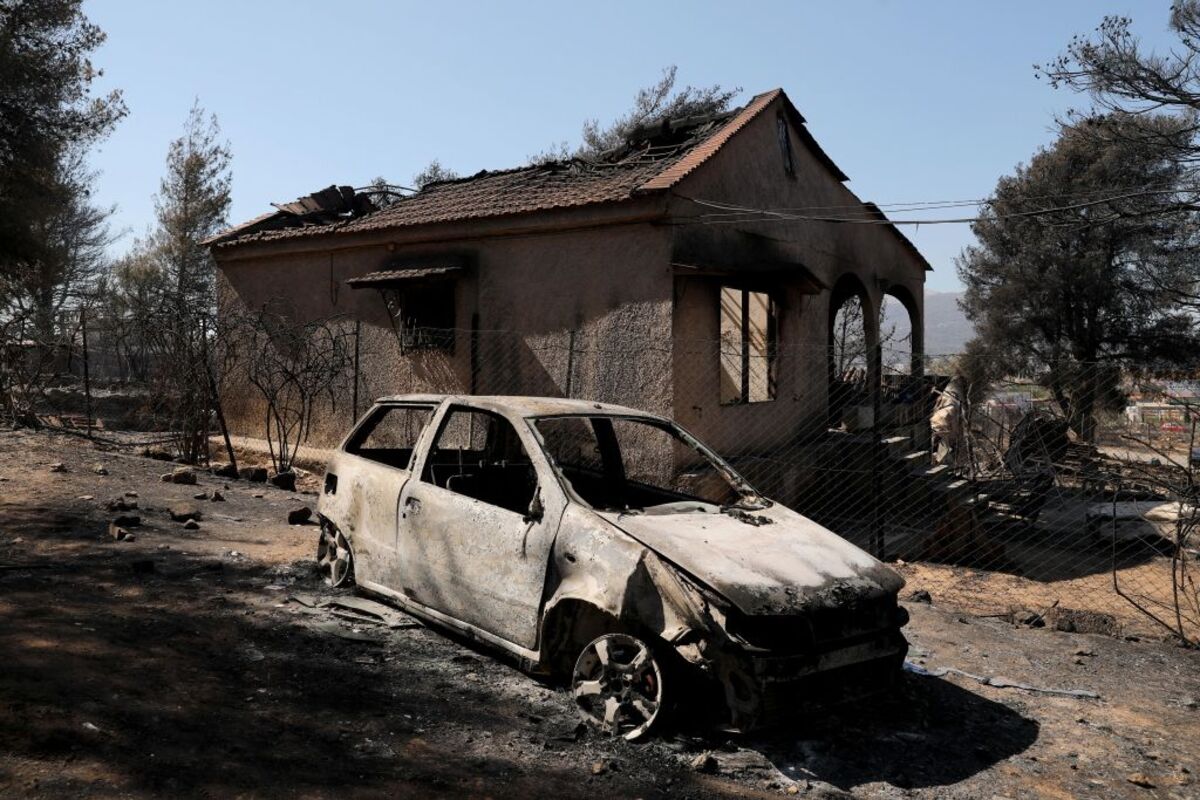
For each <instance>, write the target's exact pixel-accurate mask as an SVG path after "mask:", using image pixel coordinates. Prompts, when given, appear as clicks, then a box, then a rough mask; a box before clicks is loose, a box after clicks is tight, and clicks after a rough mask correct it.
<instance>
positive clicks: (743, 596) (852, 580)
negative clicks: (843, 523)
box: [597, 503, 904, 615]
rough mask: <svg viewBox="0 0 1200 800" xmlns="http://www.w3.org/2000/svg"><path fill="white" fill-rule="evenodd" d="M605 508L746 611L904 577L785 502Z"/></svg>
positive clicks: (886, 588)
mask: <svg viewBox="0 0 1200 800" xmlns="http://www.w3.org/2000/svg"><path fill="white" fill-rule="evenodd" d="M708 508H709V509H710V510H709V511H706V512H701V511H690V512H683V513H654V512H653V510H652V511H651V512H650V513H634V514H629V513H618V512H615V511H613V512H607V511H605V512H597V513H598V514H599V515H600V516H601V517H603V518H604V519H605V520H607V521H608V522H609V523H611V524H612V525H615V526H616V527H618V528H620V529H621V530H622V531H624V532H625V533H626V534H628V535H629V536H632V537H633V538H634V539H636V540H638V541H639V542H641V543H642V544H643V545H645V546H646V547H648V548H650V549H651V550H654V551H655V552H656V553H658V555H660V556H661V557H663V558H665V559H666V560H668V561H670V562H672V563H673V564H675V565H676V566H677V567H679V568H680V569H681V570H683V571H684V572H686V573H688V574H689V575H691V576H692V577H693V578H695V579H697V580H699V581H701V582H702V583H704V584H705V585H707V586H708V587H709V588H711V589H712V590H713V591H716V592H718V593H719V594H721V595H722V596H723V597H724V598H725V599H727V600H728V601H729V602H731V603H733V604H734V605H735V606H737V607H738V609H739V610H740V611H741V612H742V613H744V614H752V615H762V614H795V613H801V612H804V611H807V610H811V609H815V608H821V607H835V606H839V605H842V604H844V603H846V602H851V601H855V600H862V599H870V598H875V597H880V596H883V595H886V594H894V593H896V592H898V591H899V590H900V588H901V587H903V586H904V579H903V578H902V577H900V575H899V574H898V573H896V571H895V570H893V569H891V568H889V567H888V566H886V565H885V564H883V563H882V562H880V561H879V560H878V559H876V558H874V557H873V556H871V555H870V554H869V553H867V552H866V551H864V550H862V549H860V548H858V547H855V546H854V545H853V544H851V543H850V542H848V541H846V540H845V539H843V538H842V537H840V536H838V535H837V534H835V533H833V532H832V531H830V530H829V529H827V528H824V527H822V526H821V525H818V524H817V523H815V522H813V521H812V520H810V519H808V518H807V517H803V516H801V515H800V514H797V513H796V512H794V511H791V510H790V509H787V508H785V507H783V506H781V505H779V504H778V503H775V504H773V505H771V506H770V507H768V508H765V509H762V510H757V511H745V512H743V511H736V510H735V511H729V512H719V511H716V510H715V508H714V507H712V506H709V507H708Z"/></svg>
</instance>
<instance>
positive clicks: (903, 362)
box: [879, 286, 924, 376]
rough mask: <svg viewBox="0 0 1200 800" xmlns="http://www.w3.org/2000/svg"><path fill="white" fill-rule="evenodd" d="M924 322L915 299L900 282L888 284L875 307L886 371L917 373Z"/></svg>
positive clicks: (918, 371)
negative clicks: (881, 299)
mask: <svg viewBox="0 0 1200 800" xmlns="http://www.w3.org/2000/svg"><path fill="white" fill-rule="evenodd" d="M923 332H924V325H923V321H922V320H921V313H920V310H919V309H918V307H917V301H916V299H915V298H914V297H913V295H912V293H911V292H909V290H908V289H907V288H905V287H904V286H890V287H888V289H887V290H886V291H885V292H884V296H883V303H882V304H881V305H880V309H879V344H880V347H881V350H882V352H881V354H880V355H881V361H882V364H883V370H884V373H885V375H886V374H893V375H912V376H920V375H921V374H922V372H923V369H922V364H923V361H924V347H923V340H924V337H923V335H922V334H923Z"/></svg>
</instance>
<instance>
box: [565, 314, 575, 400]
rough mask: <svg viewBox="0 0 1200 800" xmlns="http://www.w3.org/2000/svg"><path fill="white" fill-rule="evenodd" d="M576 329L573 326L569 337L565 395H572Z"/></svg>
mask: <svg viewBox="0 0 1200 800" xmlns="http://www.w3.org/2000/svg"><path fill="white" fill-rule="evenodd" d="M575 333H576V332H575V329H574V328H572V329H571V332H570V335H569V336H568V337H567V381H566V388H565V390H564V391H563V397H570V396H571V388H572V387H571V378H572V376H573V375H574V374H575Z"/></svg>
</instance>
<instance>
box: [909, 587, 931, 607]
mask: <svg viewBox="0 0 1200 800" xmlns="http://www.w3.org/2000/svg"><path fill="white" fill-rule="evenodd" d="M908 601H909V602H910V603H925V604H926V605H928V604H930V603H932V602H933V596H932V595H930V594H929V592H927V591H925V590H924V589H917V590H916V591H915V592H913V593H912V594H910V595H909V596H908Z"/></svg>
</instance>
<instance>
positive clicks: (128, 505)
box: [105, 494, 138, 511]
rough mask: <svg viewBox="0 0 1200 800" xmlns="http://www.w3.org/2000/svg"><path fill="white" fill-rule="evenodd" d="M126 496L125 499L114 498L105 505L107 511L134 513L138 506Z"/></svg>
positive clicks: (135, 501)
mask: <svg viewBox="0 0 1200 800" xmlns="http://www.w3.org/2000/svg"><path fill="white" fill-rule="evenodd" d="M128 496H129V495H128V494H127V495H125V497H114V498H113V499H112V500H109V501H108V503H107V504H106V505H105V508H107V509H108V510H109V511H136V510H137V507H138V504H137V500H129V499H126V498H128Z"/></svg>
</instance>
